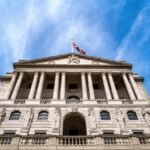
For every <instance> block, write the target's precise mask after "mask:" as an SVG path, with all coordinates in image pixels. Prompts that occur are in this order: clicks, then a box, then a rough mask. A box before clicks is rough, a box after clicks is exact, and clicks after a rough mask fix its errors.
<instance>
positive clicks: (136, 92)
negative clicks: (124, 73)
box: [128, 74, 142, 99]
mask: <svg viewBox="0 0 150 150" xmlns="http://www.w3.org/2000/svg"><path fill="white" fill-rule="evenodd" d="M128 76H129V79H130V82H131V85H132V87H133V90H134V92H135V94H136V96H137V98H138V99H142V96H141V93H140V91H139V89H138V87H137V85H136V83H135V80H134V78H133V76H132V74H129V75H128Z"/></svg>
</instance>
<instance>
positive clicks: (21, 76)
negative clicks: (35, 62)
mask: <svg viewBox="0 0 150 150" xmlns="http://www.w3.org/2000/svg"><path fill="white" fill-rule="evenodd" d="M23 76H24V73H23V72H21V73H20V75H19V77H18V80H17V83H16V85H15V88H14V91H13V93H12V96H11V99H16V98H17V95H18V92H19V88H20V86H21V82H22V79H23Z"/></svg>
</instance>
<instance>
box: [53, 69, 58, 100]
mask: <svg viewBox="0 0 150 150" xmlns="http://www.w3.org/2000/svg"><path fill="white" fill-rule="evenodd" d="M58 89H59V72H56V74H55V84H54V91H53V99H58Z"/></svg>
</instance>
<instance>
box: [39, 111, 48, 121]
mask: <svg viewBox="0 0 150 150" xmlns="http://www.w3.org/2000/svg"><path fill="white" fill-rule="evenodd" d="M48 116H49V113H48V112H47V111H40V112H39V113H38V119H37V120H39V121H47V120H48Z"/></svg>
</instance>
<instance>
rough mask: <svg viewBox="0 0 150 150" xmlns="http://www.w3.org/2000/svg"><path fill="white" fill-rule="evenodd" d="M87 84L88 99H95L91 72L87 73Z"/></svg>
mask: <svg viewBox="0 0 150 150" xmlns="http://www.w3.org/2000/svg"><path fill="white" fill-rule="evenodd" d="M88 86H89V95H90V99H91V100H94V99H95V94H94V89H93V82H92V76H91V73H88Z"/></svg>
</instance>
